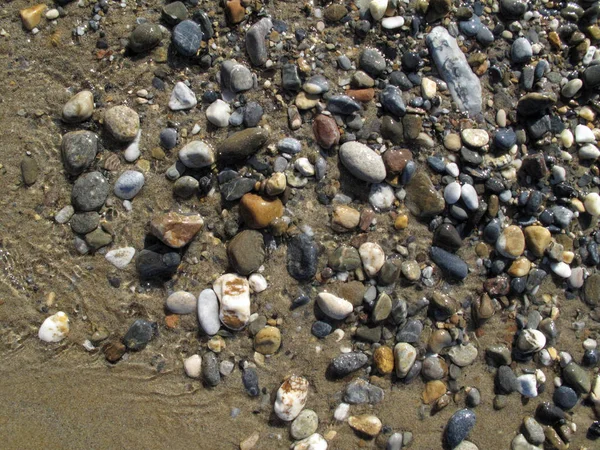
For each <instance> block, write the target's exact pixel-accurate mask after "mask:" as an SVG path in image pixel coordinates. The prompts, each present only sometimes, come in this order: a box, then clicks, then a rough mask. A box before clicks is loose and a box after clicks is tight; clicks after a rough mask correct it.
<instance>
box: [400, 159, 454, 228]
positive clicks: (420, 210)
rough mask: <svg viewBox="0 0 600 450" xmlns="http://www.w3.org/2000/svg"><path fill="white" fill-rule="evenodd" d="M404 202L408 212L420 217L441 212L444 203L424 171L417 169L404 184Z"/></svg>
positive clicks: (430, 216)
mask: <svg viewBox="0 0 600 450" xmlns="http://www.w3.org/2000/svg"><path fill="white" fill-rule="evenodd" d="M405 189H406V198H405V203H406V206H407V207H408V209H409V210H410V212H411V213H412V214H413V215H415V216H417V217H418V218H420V219H426V218H432V217H433V216H436V215H437V214H439V213H441V212H442V211H443V210H444V208H445V206H446V204H445V202H444V198H443V197H442V196H441V195H440V193H439V192H438V191H437V190H436V189H435V187H434V186H433V183H432V181H431V178H429V175H427V174H426V173H425V172H424V171H417V172H416V173H415V174H414V176H413V177H412V179H411V180H410V182H409V183H408V184H407V185H406V187H405Z"/></svg>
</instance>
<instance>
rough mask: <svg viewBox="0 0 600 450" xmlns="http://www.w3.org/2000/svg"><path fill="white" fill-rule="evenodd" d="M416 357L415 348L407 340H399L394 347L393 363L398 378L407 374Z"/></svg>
mask: <svg viewBox="0 0 600 450" xmlns="http://www.w3.org/2000/svg"><path fill="white" fill-rule="evenodd" d="M416 359H417V350H416V349H415V348H414V347H413V346H412V345H410V344H409V343H407V342H400V343H398V344H396V346H395V347H394V365H395V366H396V375H397V376H398V378H404V377H405V376H406V375H408V372H409V371H410V368H411V367H412V366H413V364H414V363H415V361H416Z"/></svg>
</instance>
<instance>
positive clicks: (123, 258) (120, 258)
mask: <svg viewBox="0 0 600 450" xmlns="http://www.w3.org/2000/svg"><path fill="white" fill-rule="evenodd" d="M134 255H135V248H133V247H122V248H117V249H114V250H110V251H109V252H107V253H106V255H105V256H104V257H105V258H106V260H107V261H108V262H109V263H111V264H112V265H113V266H115V267H116V268H117V269H121V270H123V269H125V268H126V267H127V266H128V265H129V263H130V262H131V260H132V259H133V256H134Z"/></svg>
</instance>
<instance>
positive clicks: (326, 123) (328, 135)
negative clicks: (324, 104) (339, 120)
mask: <svg viewBox="0 0 600 450" xmlns="http://www.w3.org/2000/svg"><path fill="white" fill-rule="evenodd" d="M312 130H313V134H314V135H315V140H316V141H317V144H319V146H321V147H323V148H324V149H326V150H329V149H330V148H331V147H333V146H335V145H337V144H338V143H339V141H340V131H339V129H338V126H337V124H336V122H335V120H334V119H333V118H332V117H330V116H325V115H323V114H319V115H318V116H317V117H316V118H315V119H314V120H313V124H312ZM286 139H287V138H286Z"/></svg>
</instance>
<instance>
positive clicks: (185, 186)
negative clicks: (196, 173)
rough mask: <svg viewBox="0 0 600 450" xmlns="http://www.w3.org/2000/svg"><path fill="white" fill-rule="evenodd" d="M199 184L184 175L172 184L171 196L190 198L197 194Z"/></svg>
mask: <svg viewBox="0 0 600 450" xmlns="http://www.w3.org/2000/svg"><path fill="white" fill-rule="evenodd" d="M199 187H200V183H199V182H198V180H196V179H195V178H193V177H190V176H188V175H184V176H183V177H181V178H179V179H177V181H175V183H174V184H173V194H174V195H175V196H176V197H181V198H190V197H192V196H193V195H194V194H196V193H198V189H199Z"/></svg>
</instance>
